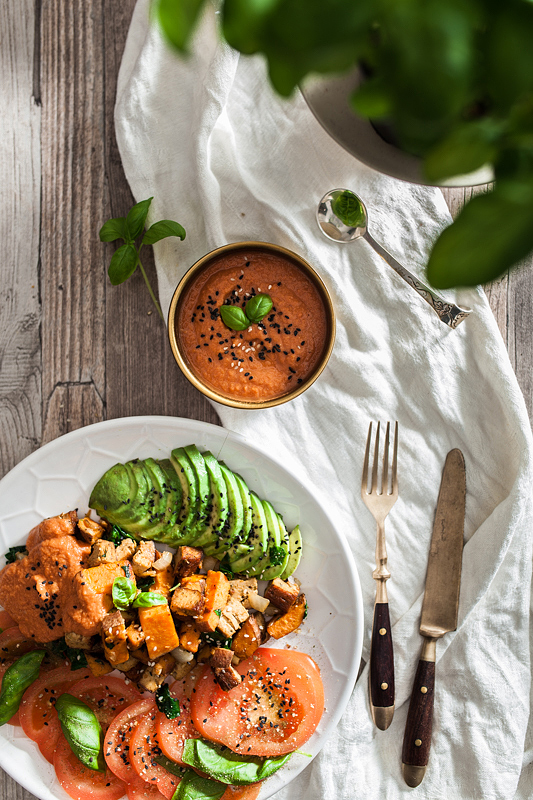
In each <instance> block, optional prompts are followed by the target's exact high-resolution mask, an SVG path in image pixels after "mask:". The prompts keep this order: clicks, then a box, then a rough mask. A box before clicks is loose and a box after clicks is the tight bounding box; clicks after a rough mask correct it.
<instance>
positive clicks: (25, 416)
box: [0, 0, 41, 477]
mask: <svg viewBox="0 0 533 800" xmlns="http://www.w3.org/2000/svg"><path fill="white" fill-rule="evenodd" d="M0 42H1V43H2V46H1V47H0V85H1V87H2V106H3V109H4V111H3V113H2V123H1V124H2V136H1V137H0V175H1V180H0V207H1V208H2V214H1V215H0V264H1V265H2V280H1V282H0V431H1V444H0V477H1V476H2V475H4V474H5V473H6V472H8V471H9V470H10V469H11V468H12V467H14V466H15V464H16V463H17V462H18V461H20V459H21V458H24V457H25V456H27V455H28V454H29V453H31V452H32V450H34V449H35V448H36V447H37V446H38V444H39V441H40V438H41V358H40V334H39V325H40V305H39V194H40V145H39V126H40V116H41V113H40V108H39V106H38V105H37V103H36V102H35V100H34V98H33V96H32V94H33V48H34V13H33V0H8V2H4V3H0ZM6 109H7V112H6Z"/></svg>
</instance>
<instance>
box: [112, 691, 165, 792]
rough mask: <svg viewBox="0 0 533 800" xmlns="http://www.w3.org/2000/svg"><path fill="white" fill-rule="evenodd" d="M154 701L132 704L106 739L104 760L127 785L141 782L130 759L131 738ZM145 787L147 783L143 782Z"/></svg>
mask: <svg viewBox="0 0 533 800" xmlns="http://www.w3.org/2000/svg"><path fill="white" fill-rule="evenodd" d="M153 705H154V701H153V700H151V699H150V698H145V699H143V700H139V701H138V702H137V703H132V705H130V706H128V707H127V708H125V709H124V711H121V712H120V714H119V715H118V716H117V717H115V719H114V720H113V722H112V723H111V725H110V726H109V728H108V729H107V733H106V735H105V739H104V758H105V760H106V763H107V766H108V767H109V769H110V770H111V771H112V772H113V773H114V774H115V775H116V776H117V778H120V780H121V781H124V782H125V783H130V781H133V782H136V781H138V780H139V778H138V775H137V773H136V772H135V770H134V769H133V767H132V766H131V763H130V759H129V750H130V738H131V734H132V733H133V731H134V730H135V728H136V726H137V720H138V717H140V716H141V715H142V714H146V713H147V712H148V711H151V710H152V709H153ZM142 783H143V784H144V786H146V783H145V782H144V781H143V782H142Z"/></svg>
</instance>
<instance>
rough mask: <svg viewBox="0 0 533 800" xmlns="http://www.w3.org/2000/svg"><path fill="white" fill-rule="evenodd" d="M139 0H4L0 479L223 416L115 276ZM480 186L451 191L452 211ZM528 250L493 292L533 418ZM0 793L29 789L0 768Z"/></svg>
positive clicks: (6, 796)
mask: <svg viewBox="0 0 533 800" xmlns="http://www.w3.org/2000/svg"><path fill="white" fill-rule="evenodd" d="M134 5H135V0H120V2H117V1H116V0H107V2H103V3H102V0H69V1H68V2H67V0H4V2H2V3H0V86H1V87H2V89H1V91H2V98H3V102H2V137H1V143H0V198H1V205H0V207H1V209H2V214H1V222H0V224H1V236H0V270H1V276H2V277H1V283H0V435H1V440H0V442H1V444H0V477H1V476H2V475H4V474H5V473H6V472H8V470H10V469H11V468H12V467H14V466H15V464H17V463H18V462H19V461H21V459H23V458H24V457H25V456H27V455H28V454H29V453H31V452H32V451H33V450H35V449H36V448H38V447H39V446H40V445H42V444H44V443H46V442H49V441H51V440H53V439H55V438H56V437H58V436H61V435H62V434H64V433H67V432H68V431H71V430H74V429H76V428H79V427H81V426H83V425H89V424H91V423H93V422H98V421H100V420H102V419H112V418H116V417H123V416H129V415H137V414H168V415H174V416H181V417H192V418H195V419H200V420H205V421H209V422H218V419H217V415H216V413H215V411H214V410H213V409H212V408H211V406H210V405H209V404H208V402H207V401H206V400H205V399H204V398H203V396H202V395H200V394H199V393H198V392H197V391H196V390H195V389H193V388H192V387H191V386H190V384H189V383H188V382H187V381H186V380H185V379H184V378H183V377H182V375H181V373H180V372H179V370H178V368H177V367H176V365H175V362H174V360H173V358H172V355H171V353H170V349H169V347H168V345H167V338H166V331H165V330H164V328H163V326H162V324H161V321H160V319H159V317H158V316H157V314H156V313H155V311H154V310H153V306H152V303H151V300H150V298H149V295H148V293H147V291H146V289H145V287H144V283H143V281H142V277H141V276H140V274H136V275H135V276H134V277H133V279H131V280H129V281H128V282H127V283H126V284H124V285H122V286H120V287H116V288H114V287H112V286H111V284H110V283H109V281H108V280H107V277H106V269H107V265H108V263H109V258H110V257H111V254H112V252H113V250H114V246H113V245H112V244H109V245H103V244H101V243H100V242H99V240H98V235H97V233H98V230H99V228H100V226H101V225H102V223H103V222H104V221H105V220H106V219H107V218H109V217H111V216H121V215H123V214H124V213H125V212H126V211H127V209H128V208H129V207H130V205H131V204H132V203H133V198H132V195H131V192H130V190H129V187H128V185H127V183H126V180H125V177H124V173H123V170H122V166H121V162H120V156H119V153H118V149H117V144H116V141H115V134H114V129H113V106H114V102H115V89H116V79H117V73H118V69H119V65H120V60H121V56H122V51H123V48H124V43H125V39H126V34H127V31H128V26H129V21H130V17H131V14H132V11H133V8H134ZM469 191H470V190H447V191H446V199H447V201H448V204H449V206H450V208H451V210H452V213H457V212H458V210H459V209H460V208H461V206H462V204H463V203H464V201H465V199H468V194H469ZM531 261H532V259H530V261H529V262H528V263H527V264H524V265H523V267H522V268H521V269H519V270H516V271H514V272H512V273H511V274H510V275H506V276H504V277H502V278H501V279H500V280H499V281H498V282H496V283H495V284H493V285H491V286H490V287H488V289H487V294H488V296H489V299H490V303H491V307H492V309H493V311H494V314H495V316H496V319H497V321H498V325H499V328H500V330H501V333H502V336H503V338H504V341H505V343H506V345H507V348H508V351H509V356H510V358H511V362H512V364H513V367H514V369H515V371H516V374H517V377H518V381H519V383H520V385H521V387H522V390H523V392H524V395H525V399H526V404H527V407H528V410H529V413H530V416H531V414H532V412H533V348H532V342H531V328H532V324H531V320H532V318H533V314H532V310H533V309H532V300H533V269H532V263H531ZM144 262H145V266H147V268H148V270H149V274H150V277H151V280H152V281H153V283H154V284H156V277H155V270H154V265H153V262H151V261H149V258H148V257H145V259H144ZM147 342H149V343H150V346H149V347H147V346H146V343H147ZM0 797H2V798H3V800H15V798H16V799H17V800H22V799H24V800H28V798H31V797H32V795H31V794H30V793H29V792H26V791H25V790H24V789H22V788H21V787H20V786H19V785H18V784H16V783H15V781H13V780H12V779H11V778H9V777H8V776H7V775H5V774H4V773H1V776H0Z"/></svg>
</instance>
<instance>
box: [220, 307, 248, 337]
mask: <svg viewBox="0 0 533 800" xmlns="http://www.w3.org/2000/svg"><path fill="white" fill-rule="evenodd" d="M219 311H220V316H221V317H222V322H223V323H224V325H227V326H228V328H231V330H232V331H244V330H246V328H248V327H249V326H250V320H249V319H248V317H247V316H246V314H245V313H244V311H243V310H242V308H240V307H239V306H220V308H219Z"/></svg>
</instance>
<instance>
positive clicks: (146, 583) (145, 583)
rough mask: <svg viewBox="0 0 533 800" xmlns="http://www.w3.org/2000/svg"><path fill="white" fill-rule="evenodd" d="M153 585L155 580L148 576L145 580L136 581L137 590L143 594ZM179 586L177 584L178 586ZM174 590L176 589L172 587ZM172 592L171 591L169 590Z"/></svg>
mask: <svg viewBox="0 0 533 800" xmlns="http://www.w3.org/2000/svg"><path fill="white" fill-rule="evenodd" d="M154 583H155V578H154V577H153V576H152V575H148V577H147V578H139V579H138V581H137V588H138V589H140V590H141V592H144V591H145V590H146V589H149V588H150V586H153V585H154ZM178 585H179V584H178ZM174 588H176V587H174ZM170 591H172V589H171V590H170Z"/></svg>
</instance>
